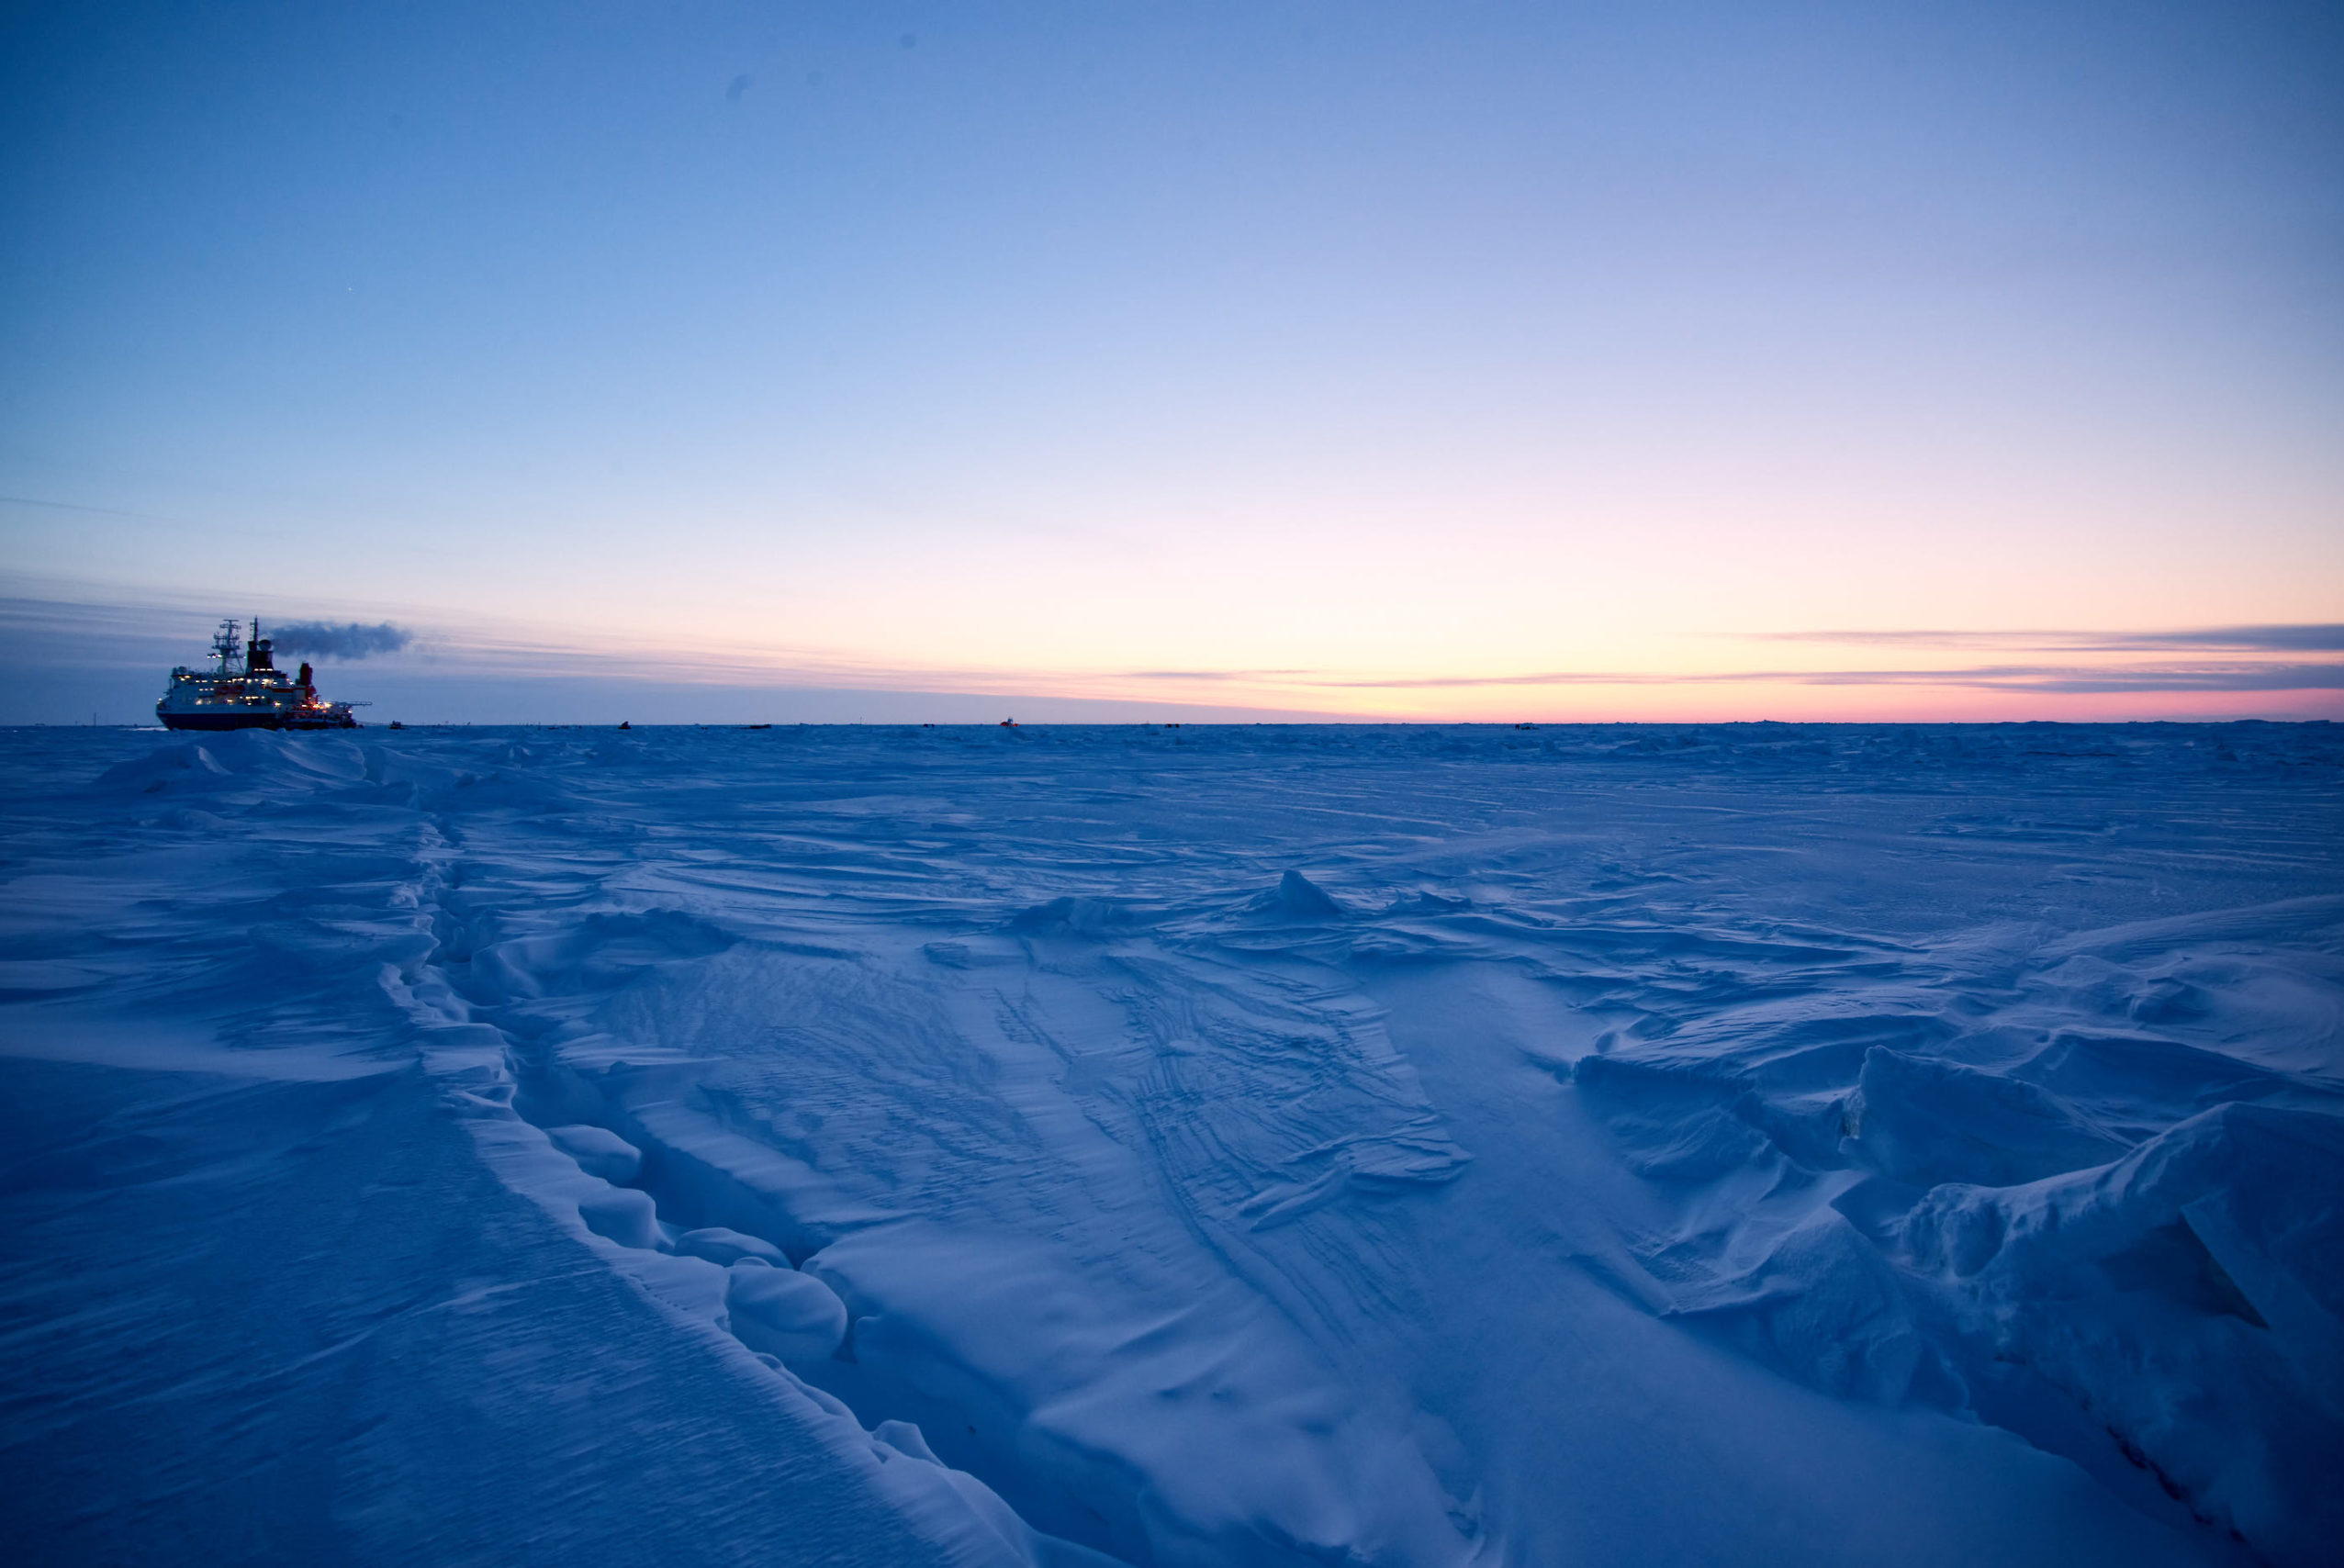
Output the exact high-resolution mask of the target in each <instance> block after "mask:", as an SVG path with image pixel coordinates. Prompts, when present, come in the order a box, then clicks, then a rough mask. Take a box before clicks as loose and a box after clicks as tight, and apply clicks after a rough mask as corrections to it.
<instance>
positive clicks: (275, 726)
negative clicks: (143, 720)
mask: <svg viewBox="0 0 2344 1568" xmlns="http://www.w3.org/2000/svg"><path fill="white" fill-rule="evenodd" d="M156 717H157V718H159V719H161V720H162V721H163V728H164V729H166V730H354V729H356V728H357V727H358V721H356V720H355V719H343V720H339V721H337V720H331V719H302V718H295V717H291V716H289V715H286V714H284V713H159V714H157V715H156Z"/></svg>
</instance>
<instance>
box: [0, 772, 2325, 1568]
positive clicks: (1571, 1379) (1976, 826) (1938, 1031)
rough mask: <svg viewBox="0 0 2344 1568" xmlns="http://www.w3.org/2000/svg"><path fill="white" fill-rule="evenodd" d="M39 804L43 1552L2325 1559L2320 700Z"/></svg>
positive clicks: (433, 775)
mask: <svg viewBox="0 0 2344 1568" xmlns="http://www.w3.org/2000/svg"><path fill="white" fill-rule="evenodd" d="M0 767H5V774H0V784H5V788H6V792H7V798H8V801H9V817H8V826H9V838H8V841H7V844H6V854H7V857H8V858H7V863H6V875H7V878H8V882H7V888H8V898H7V901H6V909H5V913H0V918H4V919H5V920H6V923H7V930H8V935H9V943H8V947H7V951H6V958H5V960H0V1002H5V1005H0V1030H5V1035H4V1036H0V1078H4V1079H5V1081H6V1085H7V1094H6V1106H7V1114H8V1117H9V1119H10V1123H11V1125H10V1127H9V1129H8V1131H7V1135H6V1136H7V1137H8V1139H9V1142H8V1144H7V1148H8V1149H9V1151H10V1154H9V1160H10V1163H9V1165H8V1168H7V1169H8V1174H7V1177H6V1194H7V1203H8V1205H9V1207H8V1213H9V1217H10V1221H11V1226H10V1230H11V1234H12V1235H13V1237H14V1248H13V1249H12V1251H11V1254H10V1259H9V1262H8V1265H7V1271H6V1275H5V1277H0V1303H5V1312H6V1318H5V1324H6V1328H5V1332H6V1335H7V1340H8V1344H9V1346H10V1350H9V1356H10V1366H11V1369H12V1370H11V1372H10V1375H9V1378H8V1382H7V1386H6V1403H5V1405H0V1411H5V1415H0V1445H5V1447H6V1451H7V1453H8V1455H9V1463H10V1465H11V1470H12V1473H15V1474H17V1475H20V1476H24V1477H27V1478H28V1482H29V1484H23V1485H19V1486H17V1487H15V1488H12V1489H11V1490H12V1491H13V1492H14V1493H15V1494H16V1495H14V1496H13V1497H12V1498H11V1500H10V1502H9V1504H8V1505H7V1506H8V1510H9V1513H8V1518H9V1521H10V1523H11V1525H12V1526H13V1527H14V1529H15V1530H16V1533H17V1537H18V1538H19V1539H21V1540H27V1541H29V1542H31V1543H32V1544H33V1546H34V1547H35V1549H36V1551H37V1552H39V1553H40V1554H44V1555H45V1556H46V1557H47V1558H48V1559H50V1560H56V1561H68V1560H73V1561H101V1560H133V1559H136V1560H148V1561H152V1560H159V1559H160V1558H162V1557H165V1556H169V1557H174V1558H175V1559H178V1560H185V1561H212V1562H231V1561H232V1562H260V1561H288V1562H292V1561H321V1560H337V1561H340V1560H347V1561H353V1562H371V1561H429V1562H449V1561H480V1562H522V1561H548V1562H550V1561H555V1560H557V1559H558V1560H560V1561H563V1562H589V1563H591V1562H622V1561H624V1562H642V1561H660V1562H669V1561H673V1562H701V1561H706V1562H750V1561H766V1562H771V1561H788V1562H825V1561H836V1562H931V1561H933V1562H959V1563H988V1562H994V1563H1015V1562H1026V1563H1033V1564H1079V1563H1086V1562H1087V1563H1100V1562H1110V1561H1119V1562H1126V1563H1129V1564H1134V1565H1163V1568H1187V1565H1192V1564H1194V1565H1203V1564H1228V1565H1243V1568H1254V1565H1262V1568H1268V1565H1273V1564H1305V1563H1323V1562H1351V1563H1355V1564H1362V1565H1364V1564H1379V1565H1391V1568H1399V1565H1403V1564H1406V1565H1418V1564H1422V1565H1433V1564H1462V1563H1468V1562H1470V1563H1479V1564H1497V1563H1508V1564H1522V1565H1524V1568H1530V1565H1542V1564H1549V1563H1561V1562H1600V1563H1622V1564H1627V1563H1653V1564H1659V1563H1681V1562H1734V1563H1770V1562H1781V1563H1800V1564H1808V1563H1847V1564H1858V1563H1863V1564H1871V1563H1882V1562H1894V1563H1937V1562H1943V1563H1948V1564H1950V1563H1969V1562H2010V1563H2028V1562H2039V1563H2046V1564H2059V1565H2061V1568H2073V1565H2075V1564H2079V1563H2098V1562H2110V1563H2114V1562H2124V1563H2136V1562H2169V1563H2181V1562H2210V1563H2232V1562H2235V1563H2240V1564H2244V1563H2251V1562H2272V1563H2281V1564H2311V1563H2315V1562H2325V1561H2327V1560H2328V1556H2329V1551H2330V1543H2331V1542H2332V1541H2333V1540H2336V1539H2338V1536H2339V1534H2340V1533H2344V1505H2339V1504H2338V1501H2337V1500H2336V1495H2337V1489H2336V1488H2335V1487H2334V1486H2333V1485H2332V1484H2331V1480H2330V1478H2331V1477H2332V1475H2333V1473H2334V1472H2335V1470H2336V1468H2337V1466H2338V1463H2339V1462H2344V1262H2339V1260H2344V877H2339V862H2344V831H2339V830H2344V809H2340V808H2344V791H2340V790H2339V785H2340V784H2344V742H2340V741H2339V740H2338V739H2337V738H2334V737H2333V735H2332V733H2331V731H2330V730H2329V729H2328V728H2327V726H2275V725H2231V726H2207V727H2189V726H2125V727H2062V726H2047V725H2026V726H2008V727H1999V728H1984V729H1965V728H1927V727H1923V728H1890V727H1882V728H1860V727H1859V728H1802V727H1796V726H1778V725H1768V726H1731V727H1716V728H1701V727H1666V726H1646V727H1614V728H1584V729H1581V728H1548V729H1541V730H1536V731H1517V730H1512V729H1477V728H1453V729H1451V728H1359V729H1346V728H1296V729H1282V728H1273V727H1259V728H1220V729H1214V728H1195V727H1191V728H1184V729H1179V730H1172V729H1161V728H1144V727H1138V726H1133V727H1127V728H1121V729H1093V730H1083V729H1048V730H1035V729H1024V730H994V729H985V730H974V731H971V730H949V729H946V730H902V729H868V730H866V729H847V730H799V729H777V730H761V731H719V730H706V731H700V730H669V731H662V730H656V729H652V730H639V731H632V732H627V733H624V734H621V733H616V732H610V731H583V730H580V731H472V730H454V731H407V732H400V733H397V734H387V733H382V732H376V731H366V732H361V733H359V734H355V735H304V736H275V735H268V734H231V735H223V736H211V737H205V738H203V739H201V740H200V741H191V740H187V739H184V738H181V737H174V736H164V735H155V734H108V733H103V732H84V733H73V732H62V731H51V732H17V733H14V734H8V735H6V736H5V737H0ZM158 1412H160V1413H161V1414H160V1415H158ZM126 1455H128V1456H130V1458H129V1460H128V1461H126V1458H125V1456H126ZM255 1476H257V1477H261V1478H262V1480H261V1481H260V1482H254V1481H252V1480H251V1479H250V1478H251V1477H255ZM240 1478H243V1479H240ZM166 1541H168V1542H173V1543H177V1544H175V1545H174V1546H173V1547H172V1548H169V1549H166V1548H165V1547H164V1546H163V1545H162V1544H161V1543H163V1542H166Z"/></svg>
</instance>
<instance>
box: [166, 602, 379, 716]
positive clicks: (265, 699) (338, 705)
mask: <svg viewBox="0 0 2344 1568" xmlns="http://www.w3.org/2000/svg"><path fill="white" fill-rule="evenodd" d="M211 654H212V660H213V665H214V667H213V668H211V669H202V670H197V669H189V668H188V667H187V666H185V665H181V666H179V667H178V668H176V669H174V670H173V671H172V672H171V689H170V690H168V691H166V692H164V693H163V700H161V701H160V702H157V703H156V704H155V705H154V716H155V717H156V718H158V719H161V720H162V721H163V728H165V729H167V730H354V729H356V728H357V727H358V721H357V720H356V719H355V718H353V716H352V715H351V711H350V710H351V708H352V706H353V705H352V704H351V703H348V702H328V701H326V700H324V699H322V698H320V696H319V695H318V689H317V686H316V684H315V683H314V682H313V681H312V680H311V679H310V678H309V666H308V665H307V664H304V665H302V666H301V673H300V674H299V675H298V676H288V675H286V673H285V672H284V671H283V670H281V669H279V668H277V667H276V650H275V646H274V645H273V644H271V643H270V642H269V640H268V639H267V638H266V637H264V636H262V635H261V622H260V620H259V618H258V617H254V618H253V621H252V642H251V643H249V644H246V643H245V642H244V641H243V640H242V638H241V636H240V635H239V633H238V623H237V622H234V621H223V622H220V623H219V632H217V633H214V634H213V636H212V640H211ZM240 660H241V663H242V666H243V667H242V668H241V669H239V668H238V667H237V666H238V663H239V661H240Z"/></svg>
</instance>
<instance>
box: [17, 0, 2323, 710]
mask: <svg viewBox="0 0 2344 1568" xmlns="http://www.w3.org/2000/svg"><path fill="white" fill-rule="evenodd" d="M229 614H235V615H241V616H253V615H259V616H261V617H263V618H264V620H266V621H276V620H284V621H312V622H336V623H349V622H359V623H364V624H370V625H371V624H382V623H389V624H393V625H396V626H398V627H400V628H402V629H404V630H406V631H408V632H409V633H412V634H411V636H410V637H409V639H408V640H407V642H406V644H405V645H404V646H403V647H402V648H400V649H399V650H398V651H397V652H391V653H376V654H375V655H372V656H370V657H367V658H364V659H363V660H353V659H339V660H326V661H321V662H322V664H323V668H324V671H325V675H324V677H323V678H322V682H321V683H322V684H325V685H326V686H327V688H328V691H327V694H328V695H329V696H332V697H349V698H353V699H358V700H371V701H374V702H376V716H391V715H390V709H391V708H394V707H396V708H398V709H400V710H402V711H404V712H405V714H406V715H407V716H408V717H409V718H415V719H423V718H431V719H439V718H447V719H470V720H476V721H481V722H488V721H498V720H501V721H526V720H529V719H533V718H543V719H546V720H549V721H550V720H555V719H560V720H565V721H570V720H576V721H593V722H600V721H601V720H605V719H608V720H611V721H615V720H616V719H618V718H621V717H631V718H632V719H633V720H634V721H635V722H648V721H651V720H655V719H657V718H660V717H663V716H665V717H674V718H678V719H680V720H684V721H686V722H701V721H707V720H713V719H718V718H735V717H737V718H742V719H748V720H779V721H791V720H796V719H802V718H803V719H821V720H840V719H845V720H852V719H854V718H858V717H872V718H879V717H886V718H890V719H895V718H903V717H920V716H927V715H931V714H932V715H934V716H937V717H939V718H944V717H950V718H954V719H959V718H964V717H965V718H972V719H973V718H980V717H984V716H986V715H990V714H992V713H993V711H994V710H995V709H996V708H1001V709H1003V710H1004V711H1006V712H1015V711H1016V709H1017V707H1018V706H1019V705H1021V704H1022V705H1023V706H1024V708H1025V710H1026V712H1027V713H1029V714H1033V715H1037V716H1049V717H1077V716H1094V717H1114V718H1127V717H1145V716H1150V715H1161V716H1164V717H1177V716H1179V715H1180V714H1181V713H1183V712H1185V713H1188V714H1190V715H1191V716H1196V717H1205V716H1217V717H1241V716H1248V715H1255V714H1276V715H1284V716H1297V715H1300V716H1312V715H1316V716H1351V717H1377V718H1395V719H1492V720H1495V719H1503V720H1555V721H1560V720H1572V719H1589V720H1616V719H1651V720H1679V719H1758V718H1777V719H1848V720H1886V719H1915V720H1954V719H2029V718H2095V719H2125V718H2159V717H2187V716H2193V715H2207V716H2223V715H2269V716H2336V717H2344V10H2339V9H2338V8H2337V7H2335V6H2308V5H2306V6H2288V5H2266V4H2259V3H2256V0H2223V3H2218V4H2215V3H2209V4H2195V5H2183V4H2157V3H2153V0H2142V3H2137V4H2128V5H2121V6H2120V5H2112V4H2090V5H2086V4H2066V3H2059V0H2034V3H2030V4H2023V5H2003V4H1995V3H1991V0H1987V3H1979V4H1962V5H1956V4H1949V3H1948V4H1938V5H1928V4H1898V3H1890V0H1882V3H1879V4H1861V5H1859V4H1828V5H1826V4H1780V5H1775V4H1766V3H1763V0H1740V3H1734V4H1668V3H1665V0H1657V3H1653V4H1642V5H1578V4H1569V3H1563V0H1550V3H1547V4H1541V5H1481V4H1474V3H1471V0H1464V3H1452V4H1441V5H1432V4H1424V5H1386V4H1372V3H1370V4H1359V3H1354V4H1281V3H1276V0H1255V3H1252V4H1247V5H1222V4H1212V3H1187V4H1181V5H1146V4H1137V3H1110V0H1091V3H1087V4H1031V5H1027V4H984V3H962V4H949V5H945V4H939V5H892V4H880V3H870V0H866V3H863V4H856V5H845V4H796V3H771V0H767V3H757V4H746V3H723V4H703V3H697V0H687V3H683V4H661V5H651V4H622V5H613V4H603V3H596V0H583V3H568V4H564V5H560V6H552V5H535V4H529V3H525V0H524V3H516V4H510V5H500V6H477V5H443V4H437V3H435V0H414V3H408V4H396V5H391V4H386V5H379V6H319V5H315V4H297V5H292V4H287V5H278V4H270V3H266V0H262V3H255V4H245V5H237V6H187V5H184V4H168V5H161V4H118V3H109V0H84V3H77V4H70V5H69V4H50V5H30V6H23V5H18V6H6V7H5V8H0V654H5V655H6V656H8V657H9V658H10V660H11V662H12V664H14V665H16V666H17V667H18V669H19V670H20V671H24V670H30V671H35V672H40V671H46V672H48V673H46V674H39V675H37V676H36V678H31V679H19V680H17V681H16V682H13V683H12V686H13V688H14V689H13V690H11V691H9V692H7V693H6V695H0V722H73V721H75V720H82V721H86V720H87V719H88V718H89V717H90V716H91V715H93V714H95V715H96V716H98V717H100V718H102V719H104V720H105V721H106V722H116V721H118V720H119V721H129V720H133V719H138V718H140V717H142V716H144V715H145V714H147V713H151V704H152V701H153V700H154V698H155V697H156V696H159V695H160V693H161V689H162V685H163V674H164V672H165V671H166V670H167V668H168V667H169V666H170V665H172V664H174V663H181V662H186V663H196V662H198V661H199V660H200V658H201V655H202V653H203V649H204V644H205V639H206V636H207V628H208V625H209V623H210V622H213V621H216V620H217V619H218V618H219V617H220V616H223V615H229Z"/></svg>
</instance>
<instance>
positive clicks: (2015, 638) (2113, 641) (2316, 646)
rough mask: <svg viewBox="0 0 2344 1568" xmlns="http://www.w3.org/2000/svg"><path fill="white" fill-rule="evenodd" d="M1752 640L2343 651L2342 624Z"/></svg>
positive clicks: (1754, 637)
mask: <svg viewBox="0 0 2344 1568" xmlns="http://www.w3.org/2000/svg"><path fill="white" fill-rule="evenodd" d="M1744 635H1745V636H1746V638H1747V639H1748V640H1750V641H1753V642H1762V643H1826V644H1850V645H1869V646H1875V647H1903V648H2030V649H2038V650H2042V651H2044V652H2058V653H2107V654H2148V653H2189V652H2197V651H2202V650H2208V649H2215V650H2221V651H2224V652H2239V653H2294V654H2314V653H2344V625H2338V624H2335V623H2332V622H2315V623H2311V624H2297V625H2277V626H2211V627H2202V628H2199V629H2196V630H2193V631H2183V632H2073V631H2067V632H2061V631H2042V632H1952V631H1899V632H1862V631H1835V632H1753V633H1744Z"/></svg>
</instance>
